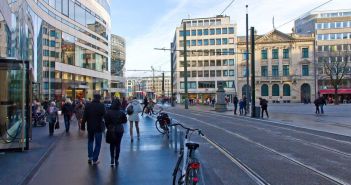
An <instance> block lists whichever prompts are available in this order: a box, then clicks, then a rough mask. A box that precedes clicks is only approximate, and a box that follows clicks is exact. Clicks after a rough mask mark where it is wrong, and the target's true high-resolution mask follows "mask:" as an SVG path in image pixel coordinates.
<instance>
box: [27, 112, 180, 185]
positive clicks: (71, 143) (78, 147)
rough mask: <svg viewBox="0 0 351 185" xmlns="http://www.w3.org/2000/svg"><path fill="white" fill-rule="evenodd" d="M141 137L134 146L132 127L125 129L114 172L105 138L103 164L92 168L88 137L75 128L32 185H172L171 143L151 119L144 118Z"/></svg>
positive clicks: (52, 154)
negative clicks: (131, 136)
mask: <svg viewBox="0 0 351 185" xmlns="http://www.w3.org/2000/svg"><path fill="white" fill-rule="evenodd" d="M140 133H141V138H140V140H139V141H138V140H137V139H136V137H135V138H134V142H133V143H131V142H130V137H129V126H128V125H126V127H125V133H124V136H123V139H122V143H121V153H120V159H119V166H117V167H114V168H112V167H110V164H109V162H110V152H109V145H108V144H106V142H105V138H104V137H103V141H102V148H101V152H100V157H99V160H100V164H99V165H97V166H92V165H90V164H88V163H87V160H88V158H87V133H86V132H82V131H78V129H77V128H76V127H73V128H71V132H70V134H63V136H62V138H61V139H60V141H58V143H57V145H56V147H55V149H54V150H53V151H52V152H51V154H50V156H49V157H48V158H47V160H46V161H45V162H44V163H43V165H42V166H41V167H40V169H39V170H38V171H37V173H36V174H35V175H34V176H33V178H32V180H31V181H30V183H29V184H31V185H47V184H50V185H55V184H57V185H61V184H65V185H80V184H81V185H89V184H91V185H96V184H128V185H134V184H135V185H139V184H143V185H147V184H150V185H157V184H160V185H165V184H171V180H172V171H173V166H174V164H175V163H176V160H177V153H175V152H174V149H172V148H170V147H169V144H168V139H167V138H166V137H164V136H163V135H162V134H159V133H158V132H157V130H156V128H155V125H154V120H153V119H152V118H150V117H143V118H142V121H141V123H140ZM134 136H136V134H135V128H134Z"/></svg>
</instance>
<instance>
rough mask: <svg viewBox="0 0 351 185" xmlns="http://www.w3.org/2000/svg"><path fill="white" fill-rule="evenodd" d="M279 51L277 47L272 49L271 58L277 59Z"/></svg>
mask: <svg viewBox="0 0 351 185" xmlns="http://www.w3.org/2000/svg"><path fill="white" fill-rule="evenodd" d="M278 55H279V51H278V49H272V58H273V59H278V58H279V57H278Z"/></svg>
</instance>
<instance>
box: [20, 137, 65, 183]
mask: <svg viewBox="0 0 351 185" xmlns="http://www.w3.org/2000/svg"><path fill="white" fill-rule="evenodd" d="M64 134H65V132H64V131H63V132H62V133H61V134H60V135H58V138H57V139H56V140H55V141H53V142H52V143H51V144H50V145H49V147H48V150H47V151H46V152H45V153H44V154H43V155H42V156H41V158H40V159H39V161H38V162H37V163H36V164H35V165H34V167H33V168H32V169H31V170H30V171H29V172H28V173H27V174H26V175H25V176H24V178H23V180H22V181H21V182H20V183H19V184H18V185H27V184H28V183H29V182H30V181H31V180H32V178H33V177H34V175H35V174H36V173H37V172H38V170H39V169H40V167H41V165H42V164H43V163H44V162H45V161H46V159H47V158H48V157H49V155H50V154H51V152H52V151H53V150H54V148H55V146H56V144H57V143H58V142H59V141H60V140H61V138H62V136H63V135H64Z"/></svg>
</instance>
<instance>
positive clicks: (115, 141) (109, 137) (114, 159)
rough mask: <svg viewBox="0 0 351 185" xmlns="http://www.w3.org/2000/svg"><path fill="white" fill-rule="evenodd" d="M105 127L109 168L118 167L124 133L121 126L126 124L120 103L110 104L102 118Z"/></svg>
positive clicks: (115, 101) (125, 117)
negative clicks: (108, 146) (109, 161)
mask: <svg viewBox="0 0 351 185" xmlns="http://www.w3.org/2000/svg"><path fill="white" fill-rule="evenodd" d="M104 118H105V124H106V127H107V133H106V142H107V143H109V144H110V156H111V163H110V164H111V166H114V165H118V164H119V162H118V159H119V153H120V149H121V141H122V137H123V133H124V127H123V124H125V123H127V116H126V114H125V113H124V112H123V111H122V110H121V102H120V101H119V100H118V99H117V100H114V101H113V102H112V105H111V108H110V110H108V111H107V113H106V114H105V116H104Z"/></svg>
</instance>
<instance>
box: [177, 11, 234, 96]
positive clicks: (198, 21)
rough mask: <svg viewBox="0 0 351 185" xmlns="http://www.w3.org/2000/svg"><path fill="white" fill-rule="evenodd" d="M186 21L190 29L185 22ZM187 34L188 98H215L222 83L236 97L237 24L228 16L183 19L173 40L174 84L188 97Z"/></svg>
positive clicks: (229, 93)
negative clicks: (185, 88)
mask: <svg viewBox="0 0 351 185" xmlns="http://www.w3.org/2000/svg"><path fill="white" fill-rule="evenodd" d="M184 24H186V31H185V32H184V31H183V25H184ZM183 34H186V39H187V40H186V47H187V67H188V68H187V71H188V73H187V74H186V75H187V77H188V84H187V87H188V98H189V99H191V100H195V99H196V100H198V101H199V102H204V101H205V100H207V99H209V98H210V99H211V98H215V96H216V91H217V89H218V87H219V84H223V87H224V89H225V91H226V94H227V96H229V97H230V99H232V97H233V95H234V94H235V93H236V88H235V71H236V61H235V50H236V25H235V24H232V23H230V17H228V16H216V17H208V18H194V19H183V20H182V21H181V24H180V25H179V26H178V27H177V28H176V30H175V36H174V39H173V42H172V44H171V48H172V68H173V71H174V73H173V83H172V84H173V88H174V92H175V94H174V95H175V97H176V98H177V101H178V102H183V101H184V98H185V96H184V75H185V74H184V52H183V49H184V47H183V44H184V43H183V42H184V41H183Z"/></svg>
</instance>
